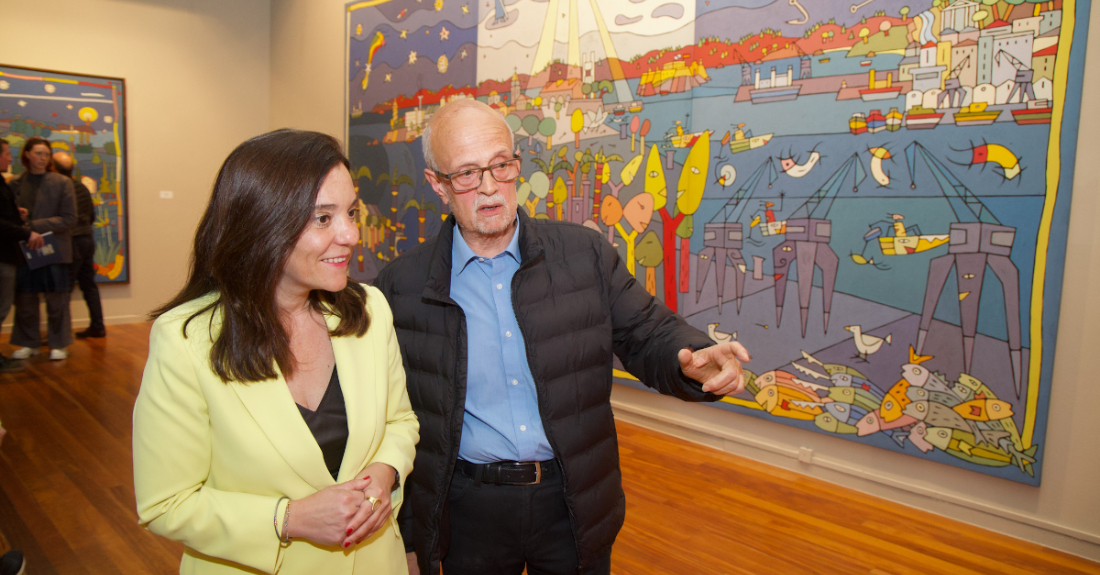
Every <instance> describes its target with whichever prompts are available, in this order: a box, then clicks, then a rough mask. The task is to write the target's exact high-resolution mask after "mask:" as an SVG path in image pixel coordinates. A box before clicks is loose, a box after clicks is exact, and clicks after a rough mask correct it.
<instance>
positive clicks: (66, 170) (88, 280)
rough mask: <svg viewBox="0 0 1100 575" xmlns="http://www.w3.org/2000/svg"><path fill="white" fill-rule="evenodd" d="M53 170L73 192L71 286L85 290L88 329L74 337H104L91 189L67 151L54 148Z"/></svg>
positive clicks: (104, 328)
mask: <svg viewBox="0 0 1100 575" xmlns="http://www.w3.org/2000/svg"><path fill="white" fill-rule="evenodd" d="M53 167H54V171H56V172H57V173H59V174H61V175H62V176H65V177H66V178H69V179H71V180H73V192H74V193H75V195H76V225H74V226H73V228H72V231H71V233H72V236H73V265H72V268H71V270H70V272H69V273H70V274H72V275H73V276H74V277H73V278H72V279H73V287H74V288H75V287H76V284H80V293H82V294H84V303H85V304H87V306H88V322H89V323H88V329H86V330H84V331H81V332H77V334H76V337H78V338H86V337H107V328H106V327H105V326H104V325H103V304H102V303H101V302H100V301H99V287H98V286H96V283H95V264H94V257H95V236H93V235H92V222H93V221H95V205H94V204H92V193H91V192H90V191H89V190H88V187H87V186H85V185H84V184H83V183H81V182H80V180H78V179H75V178H73V157H72V156H70V155H69V154H68V153H67V152H54V155H53Z"/></svg>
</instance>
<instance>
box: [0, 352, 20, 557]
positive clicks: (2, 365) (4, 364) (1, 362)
mask: <svg viewBox="0 0 1100 575" xmlns="http://www.w3.org/2000/svg"><path fill="white" fill-rule="evenodd" d="M25 367H26V366H24V365H23V362H22V361H17V360H14V359H9V358H6V357H4V356H2V355H0V373H15V372H17V371H23V369H24V368H25ZM0 575H3V571H0Z"/></svg>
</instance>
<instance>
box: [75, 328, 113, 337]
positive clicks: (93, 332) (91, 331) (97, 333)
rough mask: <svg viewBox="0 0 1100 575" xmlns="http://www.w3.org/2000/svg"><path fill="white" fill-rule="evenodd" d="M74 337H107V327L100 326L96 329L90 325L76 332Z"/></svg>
mask: <svg viewBox="0 0 1100 575" xmlns="http://www.w3.org/2000/svg"><path fill="white" fill-rule="evenodd" d="M76 337H77V338H78V339H84V338H87V337H107V329H106V328H102V327H101V328H98V329H96V328H91V327H90V328H88V329H86V330H84V331H78V332H76Z"/></svg>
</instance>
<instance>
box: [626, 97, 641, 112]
mask: <svg viewBox="0 0 1100 575" xmlns="http://www.w3.org/2000/svg"><path fill="white" fill-rule="evenodd" d="M642 108H643V105H642V101H641V100H634V101H633V102H631V103H630V106H629V107H628V108H627V111H629V112H630V113H631V114H637V113H638V112H641V111H642Z"/></svg>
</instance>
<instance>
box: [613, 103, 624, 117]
mask: <svg viewBox="0 0 1100 575" xmlns="http://www.w3.org/2000/svg"><path fill="white" fill-rule="evenodd" d="M611 113H612V114H615V115H616V116H622V115H623V114H625V113H626V106H624V105H622V104H615V107H614V108H611Z"/></svg>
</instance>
